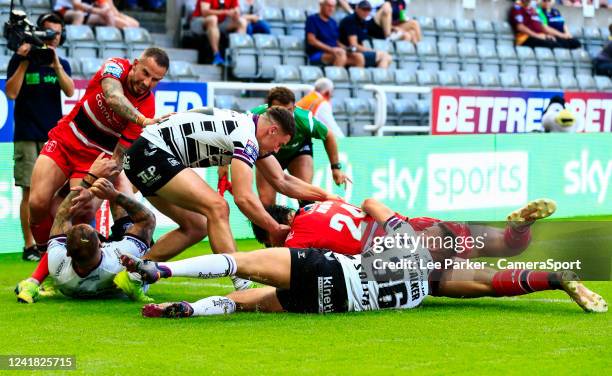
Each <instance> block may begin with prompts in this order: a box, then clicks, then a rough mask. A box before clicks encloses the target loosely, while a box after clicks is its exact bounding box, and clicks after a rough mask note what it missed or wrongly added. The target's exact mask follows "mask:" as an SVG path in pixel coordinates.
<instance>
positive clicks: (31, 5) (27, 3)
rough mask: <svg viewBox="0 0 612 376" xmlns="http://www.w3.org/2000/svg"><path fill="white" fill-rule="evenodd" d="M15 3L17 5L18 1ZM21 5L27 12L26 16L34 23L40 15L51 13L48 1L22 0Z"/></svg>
mask: <svg viewBox="0 0 612 376" xmlns="http://www.w3.org/2000/svg"><path fill="white" fill-rule="evenodd" d="M15 3H19V1H15ZM22 4H23V6H24V7H25V8H26V9H27V10H28V14H29V15H30V17H32V18H33V19H34V21H36V19H37V18H38V17H39V16H40V15H41V14H45V13H49V12H51V2H50V1H49V0H23V1H22Z"/></svg>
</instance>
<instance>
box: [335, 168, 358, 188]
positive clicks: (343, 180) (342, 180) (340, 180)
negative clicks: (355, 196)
mask: <svg viewBox="0 0 612 376" xmlns="http://www.w3.org/2000/svg"><path fill="white" fill-rule="evenodd" d="M332 175H333V177H334V183H336V185H341V184H344V189H345V190H346V186H347V184H348V183H353V181H352V180H351V178H349V177H348V176H347V175H346V174H345V173H344V172H343V171H342V170H338V169H334V170H332Z"/></svg>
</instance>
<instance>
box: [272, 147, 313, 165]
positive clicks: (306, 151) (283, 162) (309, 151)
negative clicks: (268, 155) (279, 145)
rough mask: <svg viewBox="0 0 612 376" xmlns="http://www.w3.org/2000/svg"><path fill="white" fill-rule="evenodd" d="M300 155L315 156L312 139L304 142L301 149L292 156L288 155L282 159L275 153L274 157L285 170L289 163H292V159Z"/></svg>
mask: <svg viewBox="0 0 612 376" xmlns="http://www.w3.org/2000/svg"><path fill="white" fill-rule="evenodd" d="M300 155H310V156H311V157H312V156H313V154H312V140H308V141H306V142H304V143H303V144H302V146H301V147H300V149H299V150H298V151H297V152H295V154H292V155H291V156H290V157H287V158H284V159H280V158H278V157H277V156H276V155H274V157H275V158H276V159H277V160H278V163H280V165H281V167H282V168H283V170H286V169H287V168H288V167H289V164H290V163H291V161H293V160H294V159H295V158H297V157H299V156H300Z"/></svg>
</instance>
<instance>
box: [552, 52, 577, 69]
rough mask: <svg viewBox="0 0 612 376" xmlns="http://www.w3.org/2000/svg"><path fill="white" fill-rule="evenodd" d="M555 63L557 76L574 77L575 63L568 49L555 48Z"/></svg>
mask: <svg viewBox="0 0 612 376" xmlns="http://www.w3.org/2000/svg"><path fill="white" fill-rule="evenodd" d="M553 54H554V55H555V63H556V65H557V74H559V75H572V76H573V75H574V62H573V60H572V55H571V53H570V51H569V50H568V49H567V48H555V49H554V50H553Z"/></svg>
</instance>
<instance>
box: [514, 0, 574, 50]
mask: <svg viewBox="0 0 612 376" xmlns="http://www.w3.org/2000/svg"><path fill="white" fill-rule="evenodd" d="M530 2H531V1H530V0H519V1H517V2H516V3H514V6H513V7H512V8H511V10H510V24H511V25H512V28H513V29H514V34H515V38H516V41H515V43H516V45H517V46H527V47H531V48H534V47H546V48H567V47H568V46H567V45H562V44H560V43H558V42H557V40H556V38H555V37H554V36H552V35H550V34H547V33H546V31H545V30H544V25H543V24H542V20H540V16H539V15H538V12H537V11H536V10H535V8H533V7H532V6H531V5H530Z"/></svg>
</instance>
